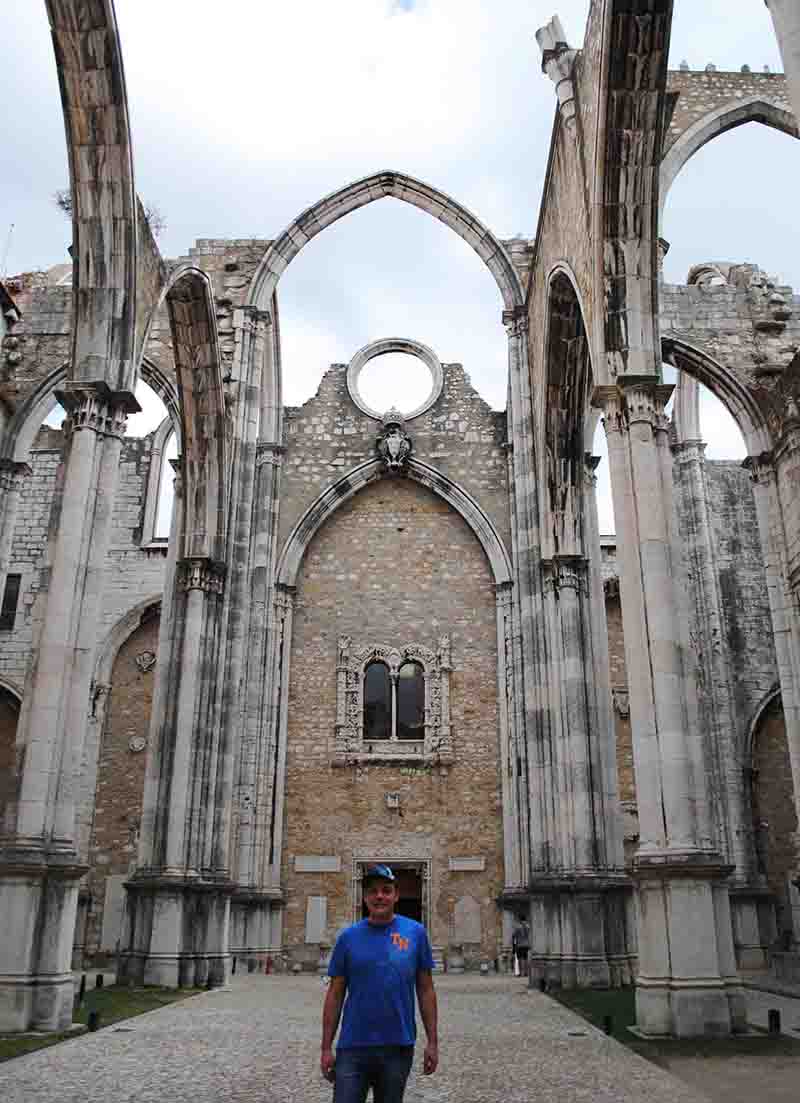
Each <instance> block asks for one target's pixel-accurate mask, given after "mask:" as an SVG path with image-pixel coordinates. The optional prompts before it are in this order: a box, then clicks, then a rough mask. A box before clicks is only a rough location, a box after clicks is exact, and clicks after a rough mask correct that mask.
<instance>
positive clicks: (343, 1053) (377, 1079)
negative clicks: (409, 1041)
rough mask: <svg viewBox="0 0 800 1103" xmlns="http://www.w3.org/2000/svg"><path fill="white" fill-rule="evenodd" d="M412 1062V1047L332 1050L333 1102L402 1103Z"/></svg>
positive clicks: (366, 1047)
mask: <svg viewBox="0 0 800 1103" xmlns="http://www.w3.org/2000/svg"><path fill="white" fill-rule="evenodd" d="M413 1060H414V1047H413V1046H363V1047H361V1048H358V1049H339V1050H337V1051H336V1087H335V1088H334V1090H333V1103H365V1101H366V1098H367V1092H368V1091H369V1089H370V1088H372V1099H373V1101H374V1103H403V1092H404V1091H405V1090H406V1080H408V1074H409V1073H410V1072H411V1065H412V1062H413Z"/></svg>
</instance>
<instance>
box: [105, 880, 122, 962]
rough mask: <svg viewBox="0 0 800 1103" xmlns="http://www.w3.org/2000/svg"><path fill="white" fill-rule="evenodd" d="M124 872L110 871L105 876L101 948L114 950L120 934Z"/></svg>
mask: <svg viewBox="0 0 800 1103" xmlns="http://www.w3.org/2000/svg"><path fill="white" fill-rule="evenodd" d="M127 880H128V875H127V874H126V873H112V874H111V876H109V877H106V898H105V901H104V903H103V932H102V935H101V936H100V949H101V950H116V948H117V942H118V941H119V939H120V938H121V936H122V917H123V913H124V911H125V882H126V881H127Z"/></svg>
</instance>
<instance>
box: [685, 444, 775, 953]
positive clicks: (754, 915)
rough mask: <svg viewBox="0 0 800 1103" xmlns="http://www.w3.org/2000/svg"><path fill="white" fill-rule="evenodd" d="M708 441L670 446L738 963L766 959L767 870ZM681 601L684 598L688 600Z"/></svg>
mask: <svg viewBox="0 0 800 1103" xmlns="http://www.w3.org/2000/svg"><path fill="white" fill-rule="evenodd" d="M704 451H705V445H704V444H703V443H702V442H701V441H699V440H684V441H681V442H679V443H677V444H675V445H673V447H672V453H673V456H674V463H675V469H676V475H677V478H676V486H677V487H678V488H679V491H680V493H681V494H682V497H683V505H682V509H681V515H682V517H683V520H684V531H683V532H682V533H680V534H679V540H680V546H681V547H683V548H685V550H686V555H687V557H688V560H689V564H690V565H691V569H690V570H689V572H688V577H687V578H686V585H685V587H684V586H681V587H680V592H682V593H684V594H685V596H687V597H688V595H689V592H690V591H691V598H692V600H691V605H692V606H693V610H692V612H691V613H690V611H689V609H688V607H687V608H686V616H687V623H688V617H689V616H692V619H693V630H694V632H695V633H696V636H697V640H698V648H699V653H700V660H699V661H700V663H701V664H702V666H701V670H700V672H699V673H700V680H701V685H702V687H703V689H702V693H701V700H700V701H699V708H700V717H701V723H702V724H703V727H704V728H707V729H708V731H709V733H710V735H709V738H708V739H707V740H706V743H705V764H706V767H707V769H708V772H709V777H710V779H711V782H712V800H711V801H709V814H712V813H713V814H714V815H715V818H716V828H717V837H718V840H719V847H720V851H721V853H722V854H723V856H724V857H725V858H726V860H728V861H729V862H731V863H732V864H733V866H734V875H733V881H732V883H731V886H730V890H731V909H732V914H733V928H734V943H735V949H736V958H737V964H738V966H739V968H741V969H763V968H765V967H766V965H767V953H766V952H767V943H766V942H764V941H763V940H762V939H761V937H760V936H759V922H758V911H759V907H760V906H761V900H762V898H763V895H764V890H765V883H764V878H763V877H762V876H761V875H760V874H759V872H758V866H757V861H756V854H755V845H754V838H753V830H752V814H751V809H750V793H749V785H748V774H747V772H746V766H747V764H746V763H745V764H743V763H742V762H741V761H740V758H741V755H740V752H739V747H740V745H741V740H742V739H743V738H744V734H745V733H744V732H743V731H742V730H741V718H739V717H737V709H736V702H735V697H734V692H733V685H732V682H731V658H730V654H729V651H728V646H727V642H726V641H727V632H726V631H725V617H724V613H723V606H722V597H721V594H720V590H719V572H718V569H717V563H716V555H715V544H714V540H713V525H712V519H711V515H710V511H709V504H708V488H707V484H706V473H705V458H704ZM688 604H689V603H688V602H687V601H684V606H688Z"/></svg>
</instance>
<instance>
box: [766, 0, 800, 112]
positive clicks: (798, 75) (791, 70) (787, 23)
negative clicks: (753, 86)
mask: <svg viewBox="0 0 800 1103" xmlns="http://www.w3.org/2000/svg"><path fill="white" fill-rule="evenodd" d="M766 4H767V7H768V8H769V10H770V14H771V16H772V22H773V23H774V24H775V34H776V35H777V37H778V45H779V46H780V48H781V57H782V58H783V70H784V72H785V73H786V82H787V84H788V85H789V95H790V96H791V100H792V107H793V109H794V113H795V117H796V118H798V119H800V6H799V5H798V4H797V0H766Z"/></svg>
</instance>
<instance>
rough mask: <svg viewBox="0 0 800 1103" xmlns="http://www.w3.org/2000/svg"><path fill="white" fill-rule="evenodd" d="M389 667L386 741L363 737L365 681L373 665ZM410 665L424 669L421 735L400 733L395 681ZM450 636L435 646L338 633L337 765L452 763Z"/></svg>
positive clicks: (334, 755)
mask: <svg viewBox="0 0 800 1103" xmlns="http://www.w3.org/2000/svg"><path fill="white" fill-rule="evenodd" d="M376 662H379V663H383V664H384V665H385V666H386V667H387V668H388V670H389V678H390V688H391V695H392V696H391V702H392V722H391V733H390V737H389V738H388V739H386V738H382V739H369V738H366V737H365V730H364V728H365V725H364V681H365V678H366V672H367V668H368V667H369V666H370V665H371V664H372V663H376ZM406 663H414V664H415V665H417V666H418V667H420V669H421V672H422V678H423V683H424V693H425V698H424V700H425V712H424V716H425V722H424V734H423V738H421V739H402V738H400V737H399V735H398V723H397V703H398V695H397V683H398V679H399V675H400V668H401V667H402V666H404V665H405V664H406ZM450 670H451V661H450V638H449V636H442V637H441V638H440V639H439V643H438V647H437V648H436V650H433V649H432V648H429V647H425V646H424V645H422V644H418V643H407V644H404V645H403V646H402V647H394V646H392V645H391V644H384V643H362V644H357V645H355V646H354V645H353V641H352V639H351V637H349V636H340V638H339V655H338V662H337V668H336V673H337V711H336V730H335V735H334V753H333V764H334V765H348V764H350V763H353V762H388V761H395V762H396V761H401V762H420V763H432V762H439V763H451V762H452V761H453V732H452V725H451V722H450Z"/></svg>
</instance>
